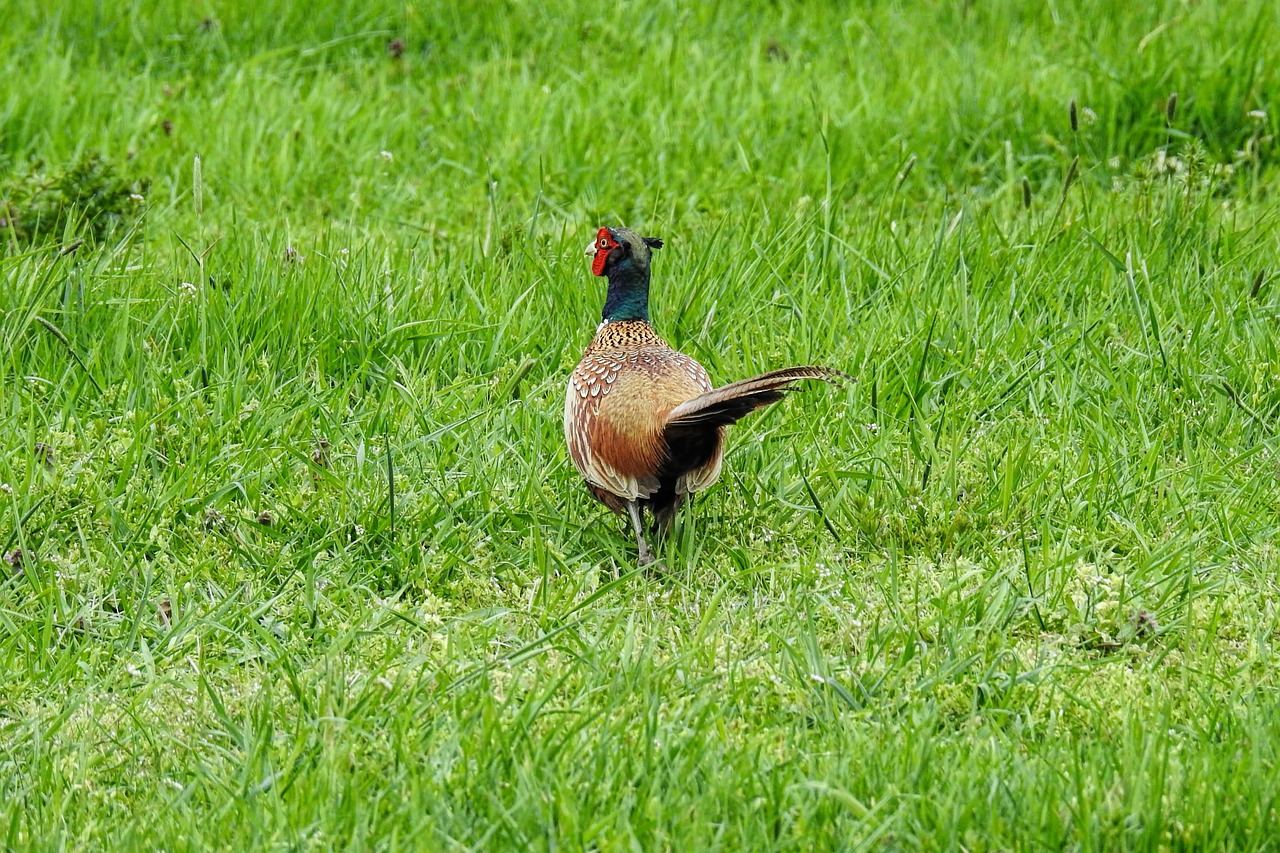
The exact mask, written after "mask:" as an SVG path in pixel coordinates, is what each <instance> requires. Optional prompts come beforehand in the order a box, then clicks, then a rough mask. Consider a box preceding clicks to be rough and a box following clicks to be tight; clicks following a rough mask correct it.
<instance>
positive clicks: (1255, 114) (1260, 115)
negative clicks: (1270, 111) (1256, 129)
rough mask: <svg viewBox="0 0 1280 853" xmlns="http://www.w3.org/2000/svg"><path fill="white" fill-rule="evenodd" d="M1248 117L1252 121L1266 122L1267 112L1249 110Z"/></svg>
mask: <svg viewBox="0 0 1280 853" xmlns="http://www.w3.org/2000/svg"><path fill="white" fill-rule="evenodd" d="M1248 115H1249V118H1251V119H1253V120H1254V121H1266V120H1267V111H1266V110H1249V113H1248Z"/></svg>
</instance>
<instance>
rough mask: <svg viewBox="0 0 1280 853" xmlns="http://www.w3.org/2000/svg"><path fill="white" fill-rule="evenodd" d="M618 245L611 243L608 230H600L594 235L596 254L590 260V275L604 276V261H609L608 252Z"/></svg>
mask: <svg viewBox="0 0 1280 853" xmlns="http://www.w3.org/2000/svg"><path fill="white" fill-rule="evenodd" d="M617 245H618V244H617V243H615V242H614V241H613V237H612V236H611V235H610V234H609V229H608V228H601V229H600V230H599V231H598V232H597V233H596V253H595V255H594V257H592V258H591V274H592V275H604V264H605V261H607V260H609V252H611V251H612V250H613V249H614V248H615V247H616V246H617Z"/></svg>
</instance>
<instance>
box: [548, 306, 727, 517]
mask: <svg viewBox="0 0 1280 853" xmlns="http://www.w3.org/2000/svg"><path fill="white" fill-rule="evenodd" d="M711 389H712V385H711V379H710V377H709V376H708V375H707V371H706V370H704V369H703V367H702V365H700V364H698V362H696V361H694V360H693V359H692V358H690V357H689V356H687V355H684V354H683V353H680V352H677V351H676V350H674V349H672V348H671V346H670V345H669V344H668V343H667V342H666V341H664V340H663V339H662V338H660V337H659V336H658V335H657V333H656V332H654V330H653V327H652V326H651V325H649V323H648V322H646V321H644V320H615V321H610V322H605V323H602V324H601V325H600V328H599V329H598V330H597V331H596V335H595V338H594V339H593V340H592V341H591V345H590V346H589V347H587V351H586V353H585V354H584V355H583V356H582V360H581V361H580V362H579V363H578V366H577V368H575V369H574V371H573V374H572V375H571V376H570V378H569V385H568V388H567V389H566V394H565V410H564V428H565V437H566V438H567V440H568V444H569V455H570V457H571V458H572V459H573V464H574V466H575V467H576V468H577V469H578V471H579V472H580V473H581V474H582V476H583V477H584V478H585V479H586V480H587V482H588V483H589V484H590V485H592V486H594V487H596V488H594V489H593V490H592V491H593V492H595V493H596V495H597V497H600V498H601V499H602V500H604V501H605V503H607V504H610V505H611V506H614V502H612V501H610V500H608V499H607V497H606V496H604V495H601V494H600V491H599V490H601V489H603V490H604V491H605V492H607V493H608V495H611V496H616V497H617V498H620V499H622V500H636V499H644V498H649V497H650V496H651V495H653V494H654V493H655V492H657V491H658V490H659V489H660V488H662V487H663V485H664V481H666V480H668V479H669V478H670V477H672V475H674V476H677V477H678V476H680V475H682V474H684V473H685V472H672V471H670V470H669V463H670V461H671V459H670V453H669V448H667V447H666V443H665V440H664V435H663V430H664V427H665V424H666V417H667V414H668V413H669V412H670V411H671V410H672V409H674V408H675V407H676V406H678V405H680V404H681V403H683V402H685V401H686V400H689V399H692V398H694V397H697V396H698V395H699V394H703V393H705V392H707V391H710V390H711ZM717 444H718V443H717ZM715 450H716V451H717V452H716V453H715V455H716V457H717V458H716V460H715V463H716V464H715V466H714V467H715V473H718V472H719V458H718V446H717V447H716V448H715ZM704 461H706V460H704ZM709 473H710V472H708V474H709ZM714 479H715V478H714V476H711V477H710V479H707V477H706V476H705V475H704V476H702V477H700V478H699V483H700V485H699V486H698V488H705V486H707V485H710V484H711V482H714ZM702 480H706V482H705V484H702V483H701V481H702ZM681 491H684V490H683V489H681ZM615 508H617V507H616V506H615Z"/></svg>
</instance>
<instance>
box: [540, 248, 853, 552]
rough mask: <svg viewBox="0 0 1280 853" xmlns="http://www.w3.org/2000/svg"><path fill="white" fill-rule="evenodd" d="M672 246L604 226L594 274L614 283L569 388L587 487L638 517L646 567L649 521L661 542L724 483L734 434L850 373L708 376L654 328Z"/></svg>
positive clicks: (569, 424)
mask: <svg viewBox="0 0 1280 853" xmlns="http://www.w3.org/2000/svg"><path fill="white" fill-rule="evenodd" d="M661 248H662V240H660V239H658V238H656V237H642V236H640V235H639V234H638V233H636V232H635V231H632V230H631V229H628V228H622V227H615V228H608V227H604V228H601V229H600V230H599V231H597V232H596V236H595V239H593V240H592V241H591V243H590V244H589V245H588V246H587V250H586V255H587V256H588V257H590V258H591V272H592V273H593V274H594V275H596V276H603V277H605V278H606V279H607V280H608V288H607V291H606V295H605V300H604V310H603V311H602V313H601V321H600V325H599V326H598V327H597V328H596V333H595V336H594V337H593V338H592V340H591V343H590V345H588V346H587V349H586V352H585V353H584V354H583V356H582V359H581V361H579V362H578V365H577V366H576V367H575V368H574V369H573V372H572V373H571V374H570V376H569V381H568V385H567V387H566V389H565V401H564V434H565V442H566V444H567V445H568V450H569V458H570V459H571V460H572V462H573V465H574V467H575V468H576V469H577V470H578V473H580V474H581V475H582V477H583V479H584V480H585V481H586V486H587V490H588V491H589V492H590V493H591V495H592V496H593V497H595V498H596V500H598V501H600V502H601V503H603V504H604V505H605V506H607V507H608V508H609V509H611V510H613V511H614V512H616V513H618V514H619V515H622V514H625V515H627V516H629V517H630V519H631V526H632V528H633V530H634V532H635V537H636V545H637V549H638V552H639V554H638V557H639V565H640V566H642V567H643V566H646V565H648V564H650V563H652V562H653V560H654V556H653V550H652V549H651V548H650V546H649V543H648V541H647V540H646V538H645V527H644V523H643V515H644V512H645V511H646V510H647V511H648V512H649V513H650V514H651V516H652V518H653V525H652V530H653V532H654V535H655V536H656V537H657V538H658V539H659V540H660V539H661V538H662V537H664V536H665V535H666V534H667V532H668V531H669V530H670V528H671V525H672V523H673V521H674V519H675V514H676V511H677V510H678V509H679V508H680V506H681V504H683V503H684V501H685V500H686V498H687V497H688V496H689V495H692V494H693V493H695V492H700V491H702V490H703V489H706V488H708V487H709V486H711V485H712V484H713V483H715V482H716V480H717V479H718V478H719V477H720V470H721V467H722V465H723V463H724V447H725V438H726V433H727V431H728V427H729V426H730V425H731V424H733V423H736V422H737V421H738V420H739V419H741V418H743V417H745V416H746V415H748V414H750V413H751V412H753V411H755V410H756V409H760V408H763V407H764V406H768V405H770V404H771V403H776V402H777V401H779V400H781V399H782V398H783V397H784V396H785V395H786V393H787V392H788V391H792V390H795V388H796V385H797V383H799V382H802V381H804V380H811V379H816V380H822V381H825V382H830V383H833V384H840V383H842V382H843V381H845V380H850V379H852V377H850V376H849V375H848V374H846V373H844V372H842V371H839V370H835V369H833V368H830V367H819V366H816V365H808V366H804V367H787V368H783V369H781V370H773V371H770V372H768V373H762V374H760V375H759V376H754V377H752V378H750V379H742V380H739V381H737V382H731V383H729V384H728V385H722V386H721V387H719V388H716V387H715V386H713V385H712V384H711V377H710V376H709V375H708V373H707V371H706V369H705V368H704V367H703V366H702V365H701V364H699V363H698V362H697V361H695V360H694V359H692V358H690V357H689V356H687V355H685V354H684V353H682V352H678V351H677V350H675V349H674V348H673V347H672V346H671V345H670V344H668V343H667V342H666V341H665V340H663V339H662V338H661V337H659V336H658V334H657V332H655V331H654V329H653V326H652V324H651V323H650V321H649V278H650V262H651V260H652V258H653V252H654V250H657V249H661Z"/></svg>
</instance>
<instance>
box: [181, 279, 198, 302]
mask: <svg viewBox="0 0 1280 853" xmlns="http://www.w3.org/2000/svg"><path fill="white" fill-rule="evenodd" d="M178 290H180V291H182V295H183V296H185V297H187V298H188V299H195V298H196V286H195V285H194V284H192V283H191V282H189V281H184V282H183V283H182V284H180V285H178Z"/></svg>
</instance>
